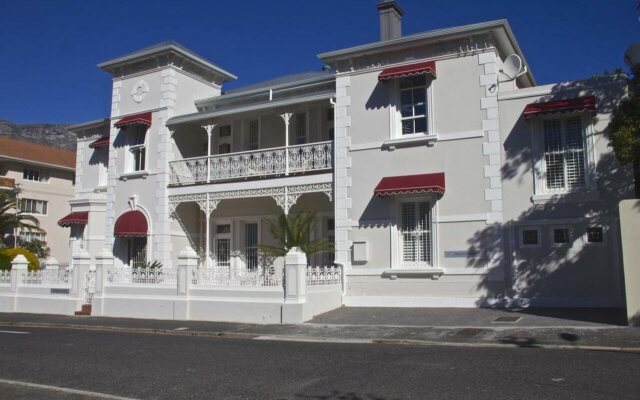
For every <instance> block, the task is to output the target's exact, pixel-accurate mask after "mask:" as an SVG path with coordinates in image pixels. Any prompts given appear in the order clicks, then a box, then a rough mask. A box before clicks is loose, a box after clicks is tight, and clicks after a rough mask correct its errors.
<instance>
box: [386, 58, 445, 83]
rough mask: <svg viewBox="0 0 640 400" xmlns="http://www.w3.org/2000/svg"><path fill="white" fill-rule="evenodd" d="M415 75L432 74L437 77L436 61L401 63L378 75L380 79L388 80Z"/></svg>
mask: <svg viewBox="0 0 640 400" xmlns="http://www.w3.org/2000/svg"><path fill="white" fill-rule="evenodd" d="M413 75H431V76H432V77H434V78H435V77H436V62H435V61H424V62H419V63H415V64H409V65H401V66H399V67H392V68H385V69H383V70H382V72H381V73H380V75H378V81H380V82H382V81H386V80H389V79H395V78H403V77H405V76H413Z"/></svg>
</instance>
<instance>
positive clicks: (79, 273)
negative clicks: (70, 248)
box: [71, 250, 91, 301]
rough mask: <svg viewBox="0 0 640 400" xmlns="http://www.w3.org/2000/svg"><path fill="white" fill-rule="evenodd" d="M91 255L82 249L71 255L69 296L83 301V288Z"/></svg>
mask: <svg viewBox="0 0 640 400" xmlns="http://www.w3.org/2000/svg"><path fill="white" fill-rule="evenodd" d="M90 264H91V256H90V255H89V253H87V252H86V251H84V250H80V251H79V252H78V253H77V254H74V255H73V264H72V265H73V270H72V271H71V276H72V279H71V296H73V297H78V298H81V299H82V301H84V288H85V285H86V284H87V282H86V280H87V279H86V276H87V272H89V266H90Z"/></svg>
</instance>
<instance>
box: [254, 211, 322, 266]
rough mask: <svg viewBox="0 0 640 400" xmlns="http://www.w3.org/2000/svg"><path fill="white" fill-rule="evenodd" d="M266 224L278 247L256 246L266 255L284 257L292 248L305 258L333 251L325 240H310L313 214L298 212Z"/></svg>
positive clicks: (314, 221) (281, 215)
mask: <svg viewBox="0 0 640 400" xmlns="http://www.w3.org/2000/svg"><path fill="white" fill-rule="evenodd" d="M267 223H268V224H269V230H270V231H271V234H272V235H273V237H274V238H275V239H276V240H277V241H278V245H277V246H268V245H260V246H258V247H259V248H260V250H261V251H262V252H263V253H264V254H266V255H270V256H285V255H286V254H287V253H288V252H289V250H291V249H292V248H294V247H297V248H299V249H300V250H302V251H303V252H304V253H305V254H306V255H307V256H310V255H312V254H316V253H331V252H333V251H334V245H333V243H332V242H331V241H330V240H328V239H327V238H320V239H315V240H310V235H309V234H310V232H311V231H312V230H313V228H314V227H315V224H316V213H315V212H300V213H298V214H296V215H285V214H280V215H279V216H278V218H277V219H276V220H273V221H272V220H267Z"/></svg>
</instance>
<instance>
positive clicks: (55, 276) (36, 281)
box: [22, 269, 70, 285]
mask: <svg viewBox="0 0 640 400" xmlns="http://www.w3.org/2000/svg"><path fill="white" fill-rule="evenodd" d="M22 283H23V284H25V285H46V284H52V285H66V284H69V283H70V280H69V271H68V270H66V269H51V270H46V269H43V270H40V271H27V272H24V273H22Z"/></svg>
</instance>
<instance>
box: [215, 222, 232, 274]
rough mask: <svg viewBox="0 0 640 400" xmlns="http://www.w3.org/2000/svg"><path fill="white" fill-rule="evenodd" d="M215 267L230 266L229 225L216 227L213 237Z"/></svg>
mask: <svg viewBox="0 0 640 400" xmlns="http://www.w3.org/2000/svg"><path fill="white" fill-rule="evenodd" d="M214 244H215V255H216V265H218V266H225V267H228V266H230V265H231V224H219V225H216V237H215V242H214Z"/></svg>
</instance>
